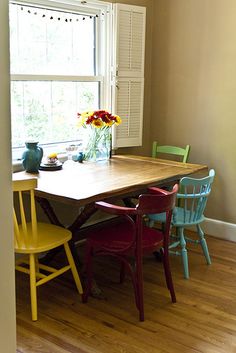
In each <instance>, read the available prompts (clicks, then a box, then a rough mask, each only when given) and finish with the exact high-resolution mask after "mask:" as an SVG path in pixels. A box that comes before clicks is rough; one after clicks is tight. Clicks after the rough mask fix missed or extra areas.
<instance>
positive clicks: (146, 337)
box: [16, 237, 236, 353]
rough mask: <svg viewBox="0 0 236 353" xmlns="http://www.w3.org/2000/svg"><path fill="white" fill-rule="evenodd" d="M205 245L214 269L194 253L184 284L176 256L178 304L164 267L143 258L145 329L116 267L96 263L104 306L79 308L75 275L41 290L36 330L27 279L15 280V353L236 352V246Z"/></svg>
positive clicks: (90, 304)
mask: <svg viewBox="0 0 236 353" xmlns="http://www.w3.org/2000/svg"><path fill="white" fill-rule="evenodd" d="M207 240H208V246H209V250H210V254H211V257H212V265H210V266H207V265H206V264H205V260H204V257H203V255H202V253H201V249H200V248H199V247H194V246H192V247H191V249H190V251H189V264H190V279H189V280H185V279H184V278H183V274H182V264H181V258H180V257H176V256H171V265H172V273H173V280H174V284H175V291H176V295H177V303H176V304H172V303H171V301H170V297H169V293H168V290H167V289H166V286H165V282H164V276H163V270H162V265H161V263H158V262H156V261H155V259H154V258H153V257H148V258H145V261H144V278H145V283H144V295H145V321H144V322H142V323H140V322H139V321H138V312H137V310H136V308H135V304H134V296H133V289H132V285H131V282H130V280H129V278H128V276H127V279H126V281H125V283H123V284H119V283H118V279H119V273H118V271H117V269H118V267H117V266H116V265H117V264H116V263H115V262H113V260H112V261H111V260H110V259H104V258H103V259H97V261H96V266H95V273H96V280H97V283H98V285H99V286H100V287H101V288H102V290H103V292H104V296H105V298H104V299H95V298H89V301H88V303H87V304H82V303H81V300H80V297H79V296H78V294H77V292H76V290H75V287H74V284H73V281H72V278H71V277H70V274H69V275H65V276H64V277H63V276H61V279H59V278H58V279H56V280H55V281H51V282H49V283H48V284H45V285H44V286H42V287H40V288H39V289H38V312H39V319H38V321H37V322H34V323H33V322H32V321H31V312H30V301H29V283H28V278H27V276H26V275H24V274H21V273H17V281H16V290H17V339H18V342H17V352H18V353H69V352H70V353H121V352H122V353H147V352H148V353H149V352H150V353H175V352H180V353H199V352H201V353H231V352H232V353H233V352H236V256H235V254H236V243H231V242H226V241H222V240H219V239H216V238H213V237H207ZM79 251H80V252H81V251H82V249H81V248H80V249H79ZM57 260H60V261H62V259H57Z"/></svg>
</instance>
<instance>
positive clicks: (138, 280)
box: [83, 185, 178, 321]
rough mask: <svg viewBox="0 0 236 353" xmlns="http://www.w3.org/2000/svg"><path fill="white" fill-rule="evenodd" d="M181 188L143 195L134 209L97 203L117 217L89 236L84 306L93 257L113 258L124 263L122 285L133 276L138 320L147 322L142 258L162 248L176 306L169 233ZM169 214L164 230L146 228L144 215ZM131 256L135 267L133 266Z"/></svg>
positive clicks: (90, 278) (88, 292)
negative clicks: (169, 251)
mask: <svg viewBox="0 0 236 353" xmlns="http://www.w3.org/2000/svg"><path fill="white" fill-rule="evenodd" d="M177 190H178V185H175V186H174V187H173V190H172V191H171V192H168V191H166V190H162V189H158V188H150V189H149V191H150V194H144V195H140V196H139V199H138V204H137V206H136V207H134V208H129V207H121V206H116V205H112V204H109V203H107V202H96V207H97V208H99V209H100V210H103V211H104V212H106V213H109V214H112V215H118V216H120V217H118V218H115V220H113V221H109V222H107V224H105V225H103V227H100V228H98V229H97V230H96V231H94V232H90V233H89V234H88V235H87V241H86V254H85V261H84V270H85V274H86V275H87V284H86V288H85V290H84V294H83V302H87V300H88V296H89V294H90V293H91V287H92V281H93V274H92V257H93V256H95V255H111V256H114V257H116V258H117V259H118V260H119V261H120V263H121V269H120V282H123V280H124V277H125V272H126V271H127V272H129V273H130V275H131V279H132V283H133V287H134V293H135V301H136V306H137V309H138V310H139V319H140V321H144V304H143V268H142V266H143V265H142V257H143V255H145V254H147V253H153V251H155V250H157V249H160V248H162V249H163V266H164V271H165V277H166V284H167V287H168V289H169V291H170V295H171V299H172V302H176V297H175V292H174V286H173V282H172V277H171V271H170V266H169V255H168V245H169V233H170V223H171V216H172V210H173V208H174V206H175V199H176V193H177ZM162 212H165V213H166V223H165V229H163V230H157V229H154V228H149V227H147V226H146V225H145V224H144V216H145V214H150V213H151V214H155V213H162ZM131 256H132V258H133V259H134V266H132V264H131V261H130V260H131Z"/></svg>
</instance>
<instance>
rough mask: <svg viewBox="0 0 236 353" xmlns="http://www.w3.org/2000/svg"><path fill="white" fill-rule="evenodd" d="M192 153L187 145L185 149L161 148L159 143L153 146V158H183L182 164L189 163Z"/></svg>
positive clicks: (174, 147) (155, 142)
mask: <svg viewBox="0 0 236 353" xmlns="http://www.w3.org/2000/svg"><path fill="white" fill-rule="evenodd" d="M189 152H190V145H186V147H185V148H181V147H176V146H159V145H158V143H157V141H154V142H153V144H152V157H153V158H158V155H159V154H160V153H161V154H168V155H175V156H180V157H182V160H181V162H183V163H187V161H188V156H189Z"/></svg>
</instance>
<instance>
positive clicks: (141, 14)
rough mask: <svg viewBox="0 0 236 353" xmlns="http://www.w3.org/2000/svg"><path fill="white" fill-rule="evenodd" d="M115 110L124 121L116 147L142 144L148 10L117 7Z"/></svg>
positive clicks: (117, 5) (116, 139) (138, 7)
mask: <svg viewBox="0 0 236 353" xmlns="http://www.w3.org/2000/svg"><path fill="white" fill-rule="evenodd" d="M114 15H115V21H114V26H115V30H114V33H115V38H114V42H115V44H116V45H115V53H114V61H115V63H114V80H113V82H114V85H113V107H114V111H115V113H116V114H118V115H119V116H120V117H121V118H122V124H121V125H119V127H118V128H117V129H116V130H115V135H114V140H113V141H114V147H131V146H141V145H142V128H143V98H144V52H145V27H146V22H145V19H146V8H145V7H141V6H131V5H124V4H115V5H114Z"/></svg>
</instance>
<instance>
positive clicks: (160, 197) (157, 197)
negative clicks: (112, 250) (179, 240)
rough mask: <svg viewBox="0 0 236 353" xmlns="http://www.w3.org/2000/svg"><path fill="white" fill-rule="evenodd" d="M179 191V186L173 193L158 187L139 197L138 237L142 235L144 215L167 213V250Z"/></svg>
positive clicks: (137, 209)
mask: <svg viewBox="0 0 236 353" xmlns="http://www.w3.org/2000/svg"><path fill="white" fill-rule="evenodd" d="M177 191H178V184H175V185H174V186H173V189H172V191H166V190H162V189H159V188H156V187H151V188H149V192H150V194H143V195H140V196H139V199H138V204H137V206H136V211H137V218H136V228H137V232H138V233H137V236H139V234H140V235H141V234H142V229H143V216H144V215H146V214H156V213H165V214H166V223H165V228H164V229H163V240H164V248H165V245H167V244H168V239H169V232H170V225H171V218H172V211H173V209H174V207H175V202H176V195H177Z"/></svg>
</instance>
